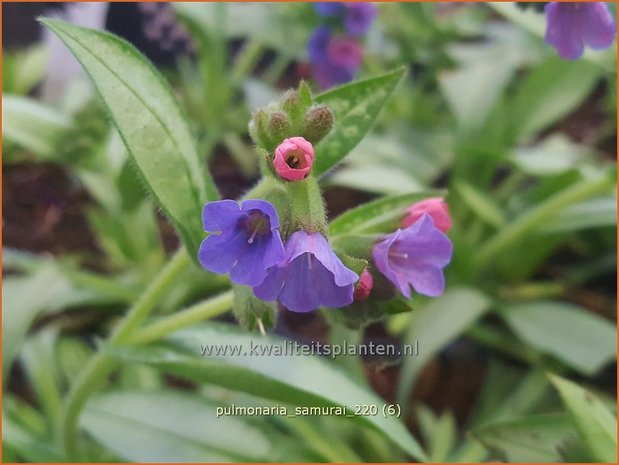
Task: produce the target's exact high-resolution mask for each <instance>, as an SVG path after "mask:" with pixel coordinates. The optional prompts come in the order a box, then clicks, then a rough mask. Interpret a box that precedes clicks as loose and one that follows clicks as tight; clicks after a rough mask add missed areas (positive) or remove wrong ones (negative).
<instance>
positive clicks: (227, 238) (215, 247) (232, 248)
mask: <svg viewBox="0 0 619 465" xmlns="http://www.w3.org/2000/svg"><path fill="white" fill-rule="evenodd" d="M246 243H247V235H246V234H245V232H244V231H243V230H242V229H239V230H238V231H234V232H231V233H226V234H221V235H219V236H217V235H211V236H208V237H207V238H206V239H204V240H203V241H202V244H200V250H199V251H198V260H199V261H200V264H201V265H202V266H203V267H204V268H206V269H207V270H209V271H212V272H213V273H220V274H223V273H227V272H229V271H230V269H231V268H232V267H233V266H234V263H235V262H236V261H237V260H238V258H239V255H240V254H241V253H242V251H243V249H244V247H245V244H246Z"/></svg>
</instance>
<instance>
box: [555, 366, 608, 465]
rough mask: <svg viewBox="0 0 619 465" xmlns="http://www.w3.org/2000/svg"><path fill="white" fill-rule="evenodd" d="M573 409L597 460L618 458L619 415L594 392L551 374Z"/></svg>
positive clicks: (575, 420)
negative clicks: (607, 406) (618, 418)
mask: <svg viewBox="0 0 619 465" xmlns="http://www.w3.org/2000/svg"><path fill="white" fill-rule="evenodd" d="M550 381H552V383H553V384H554V385H555V387H556V388H557V390H558V391H559V394H560V395H561V399H562V400H563V403H564V404H565V406H566V407H567V409H568V410H569V412H570V413H571V415H572V418H573V420H574V424H575V426H576V429H577V430H578V433H579V435H580V438H581V439H582V441H583V443H584V444H585V445H586V447H587V448H588V449H589V452H590V453H591V454H592V455H593V457H594V458H595V460H596V461H600V462H608V463H616V462H617V418H616V417H615V416H614V415H613V414H612V413H611V412H610V411H609V410H608V409H607V408H606V406H605V405H604V404H603V403H602V402H601V401H600V400H599V399H597V398H596V397H595V396H593V394H591V393H590V392H588V391H586V390H585V389H583V388H581V387H580V386H578V385H577V384H575V383H572V382H571V381H568V380H566V379H563V378H560V377H558V376H550Z"/></svg>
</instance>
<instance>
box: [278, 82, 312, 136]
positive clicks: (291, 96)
mask: <svg viewBox="0 0 619 465" xmlns="http://www.w3.org/2000/svg"><path fill="white" fill-rule="evenodd" d="M305 109H306V107H305V105H303V103H302V102H301V99H300V98H299V93H298V92H297V91H296V90H289V91H288V92H286V94H285V95H284V99H283V101H282V110H284V111H285V112H286V113H287V114H288V116H289V117H290V121H291V122H292V127H293V132H298V131H299V130H300V129H301V128H300V126H301V124H302V122H303V115H304V113H305Z"/></svg>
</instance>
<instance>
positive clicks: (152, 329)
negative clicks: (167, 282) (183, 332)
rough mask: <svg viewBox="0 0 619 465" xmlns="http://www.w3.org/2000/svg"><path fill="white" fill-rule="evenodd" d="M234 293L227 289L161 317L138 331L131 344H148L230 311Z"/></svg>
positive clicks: (130, 341)
mask: <svg viewBox="0 0 619 465" xmlns="http://www.w3.org/2000/svg"><path fill="white" fill-rule="evenodd" d="M233 301H234V294H233V293H232V291H226V292H224V293H223V294H219V295H218V296H215V297H211V298H210V299H206V300H203V301H202V302H198V303H197V304H195V305H192V306H191V307H188V308H186V309H185V310H183V311H181V312H178V313H175V314H174V315H170V316H167V317H165V318H161V319H160V320H159V321H156V322H154V323H152V324H151V325H149V326H147V327H146V328H144V329H142V330H140V331H137V332H136V333H135V335H134V336H133V337H132V338H131V339H130V340H129V343H130V344H148V343H149V342H153V341H157V340H159V339H162V338H164V337H166V336H167V335H169V334H172V333H173V332H174V331H178V330H179V329H182V328H186V327H188V326H191V325H193V324H196V323H199V322H200V321H204V320H208V319H210V318H214V317H216V316H219V315H221V314H222V313H224V312H226V311H228V310H229V309H230V308H231V307H232V303H233Z"/></svg>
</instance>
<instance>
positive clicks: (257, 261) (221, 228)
mask: <svg viewBox="0 0 619 465" xmlns="http://www.w3.org/2000/svg"><path fill="white" fill-rule="evenodd" d="M202 221H203V225H204V229H205V231H207V232H210V233H214V234H211V235H209V236H208V237H207V238H206V239H204V241H203V242H202V245H201V246H200V251H199V253H198V259H199V261H200V263H201V264H202V266H203V267H204V268H206V269H207V270H209V271H212V272H215V273H230V280H231V281H232V282H234V283H236V284H242V285H247V286H251V287H253V288H254V294H255V295H256V297H258V298H260V299H262V300H266V301H273V300H278V301H279V302H280V303H281V304H282V305H284V306H285V307H286V308H287V309H288V310H291V311H294V312H309V311H312V310H315V309H317V308H318V307H320V306H327V307H344V306H346V305H349V304H351V303H352V301H353V291H354V283H355V282H357V280H358V279H359V276H358V275H357V274H356V273H354V272H353V271H351V270H349V269H348V268H347V267H346V266H344V264H343V263H342V261H341V260H340V259H339V258H338V256H337V255H336V254H335V252H333V250H332V249H331V247H330V246H329V243H328V242H327V240H326V239H325V238H324V236H322V234H320V233H318V232H314V233H308V232H306V231H296V232H295V233H293V234H292V235H291V236H290V238H289V239H288V241H287V242H286V246H285V247H284V244H283V242H282V239H281V237H280V234H279V230H278V228H279V219H278V215H277V212H276V211H275V207H274V206H273V205H272V204H271V203H269V202H267V201H265V200H246V201H245V202H243V204H242V205H241V206H239V205H238V204H237V203H236V202H234V201H232V200H220V201H216V202H209V203H207V204H206V205H205V206H204V210H203V212H202Z"/></svg>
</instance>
